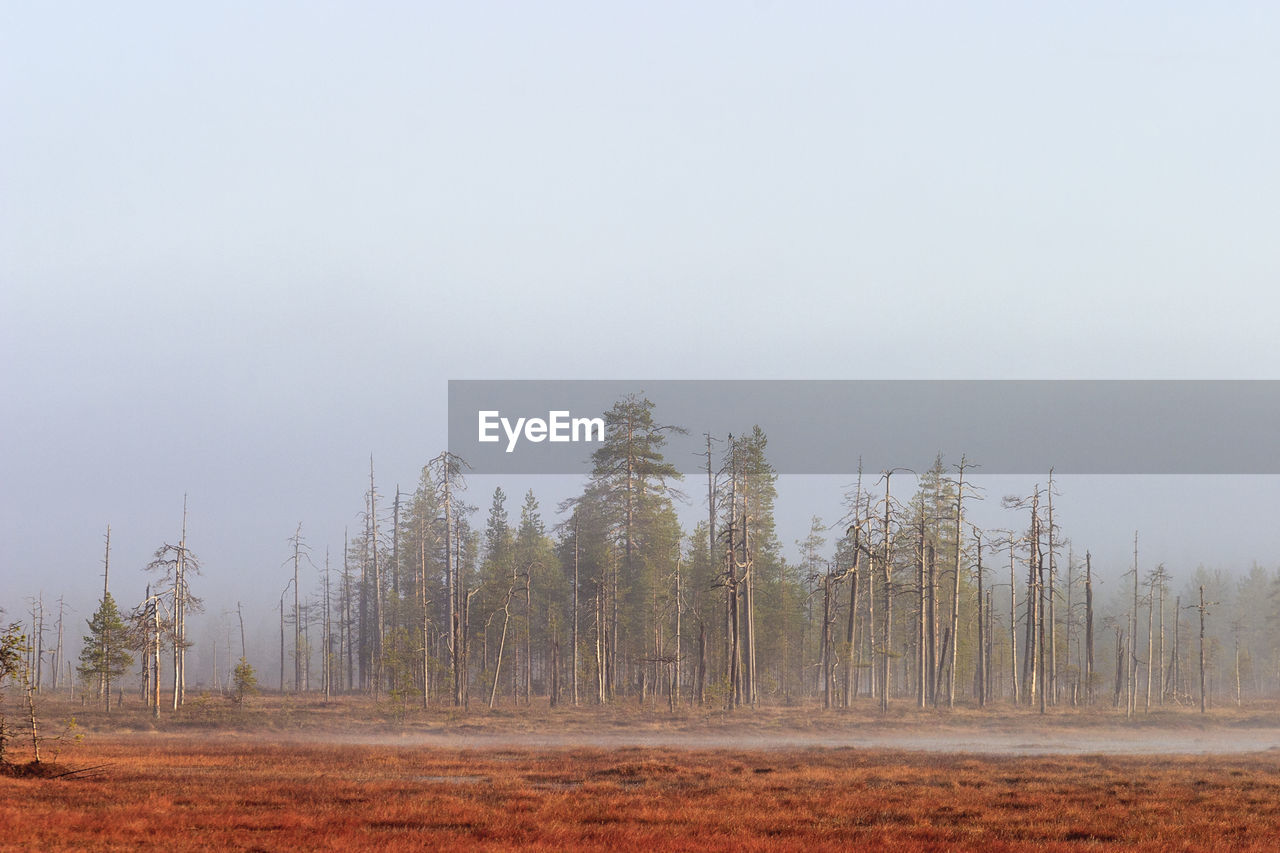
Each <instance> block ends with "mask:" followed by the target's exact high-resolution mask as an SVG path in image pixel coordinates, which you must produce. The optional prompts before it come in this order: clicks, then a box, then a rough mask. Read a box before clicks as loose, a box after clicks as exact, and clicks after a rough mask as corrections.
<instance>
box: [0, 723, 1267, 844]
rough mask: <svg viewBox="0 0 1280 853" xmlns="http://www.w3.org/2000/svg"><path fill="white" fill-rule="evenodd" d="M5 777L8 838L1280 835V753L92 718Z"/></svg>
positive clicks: (1167, 838)
mask: <svg viewBox="0 0 1280 853" xmlns="http://www.w3.org/2000/svg"><path fill="white" fill-rule="evenodd" d="M60 760H61V762H62V763H63V764H65V765H67V766H77V765H80V766H88V765H97V764H103V763H109V766H108V767H107V768H106V769H105V772H104V773H102V774H101V775H99V776H96V777H93V778H88V779H64V780H49V779H32V778H26V779H13V778H0V828H3V829H2V830H0V848H2V849H38V850H60V849H78V850H79V849H96V850H138V849H154V850H216V849H263V850H285V849H322V850H355V849H380V850H384V851H390V850H407V849H446V850H448V849H453V850H473V849H511V848H521V849H533V850H574V849H600V848H610V849H612V850H620V851H621V850H650V851H657V850H673V849H694V848H696V849H703V850H725V851H729V850H806V851H807V850H837V849H850V848H858V849H868V848H879V849H901V850H920V849H925V850H927V849H955V848H971V849H983V850H1015V849H1029V848H1034V849H1037V850H1053V849H1082V848H1083V849H1104V848H1109V849H1121V848H1124V849H1149V850H1165V849H1251V848H1252V849H1258V850H1272V849H1275V845H1276V843H1277V841H1276V839H1280V766H1278V764H1280V762H1277V760H1276V756H1275V754H1274V753H1271V754H1261V753H1260V754H1255V755H1237V756H1225V757H1223V756H1215V757H1207V758H1201V757H1174V758H1159V759H1153V758H1137V757H986V756H982V757H979V756H966V755H931V754H926V753H910V752H884V751H874V752H868V751H860V750H854V749H812V750H787V751H782V750H755V751H740V750H726V751H718V750H681V749H661V748H627V749H619V750H601V749H552V750H524V749H517V750H478V751H477V750H470V751H468V750H455V749H439V748H426V747H421V746H350V745H347V746H331V745H324V744H319V743H318V744H314V745H312V744H306V743H303V744H298V743H290V744H288V745H281V744H277V743H273V742H271V741H270V740H269V739H267V738H265V737H261V736H255V737H242V736H236V735H230V734H209V735H207V736H203V737H201V736H194V735H191V734H183V733H179V734H163V733H161V734H156V733H151V734H110V735H95V736H92V737H91V738H90V739H89V741H88V742H87V743H85V744H84V745H82V746H81V747H79V748H77V749H75V750H74V751H71V752H67V753H64V754H63V756H62V757H61V759H60Z"/></svg>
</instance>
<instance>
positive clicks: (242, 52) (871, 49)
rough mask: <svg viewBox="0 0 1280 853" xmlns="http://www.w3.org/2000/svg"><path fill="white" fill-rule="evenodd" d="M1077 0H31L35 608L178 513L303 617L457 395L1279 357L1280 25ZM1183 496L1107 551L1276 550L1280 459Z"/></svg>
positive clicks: (1134, 498) (20, 285) (9, 556)
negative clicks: (292, 588)
mask: <svg viewBox="0 0 1280 853" xmlns="http://www.w3.org/2000/svg"><path fill="white" fill-rule="evenodd" d="M1047 5H1048V4H1026V3H966V4H947V3H937V4H925V3H893V4H855V3H837V4H802V3H785V4H784V3H764V2H760V3H698V4H663V3H652V2H648V3H642V4H641V3H637V4H621V3H581V4H565V3H537V4H530V3H510V4H494V3H479V2H477V3H459V4H451V5H441V4H429V3H403V4H400V3H361V4H355V3H348V4H334V3H317V2H307V3H292V4H289V3H261V2H255V3H214V4H201V5H199V6H193V5H192V4H172V3H155V4H136V3H113V4H100V3H83V4H54V3H38V4H31V3H5V4H4V19H5V24H4V26H3V27H2V28H0V394H2V395H3V404H2V405H0V523H2V524H3V528H2V529H0V606H3V607H5V608H6V609H8V610H9V611H10V612H15V611H19V610H21V609H23V607H24V605H23V604H22V600H23V599H24V598H25V597H27V596H31V595H35V594H37V593H38V592H39V591H41V590H44V592H45V593H46V595H56V594H58V593H59V592H63V591H66V590H69V589H70V588H71V587H72V585H74V584H77V583H84V582H86V578H88V577H89V576H92V575H94V574H96V573H97V572H98V571H100V568H99V560H100V558H101V553H100V551H101V536H102V533H103V531H104V530H105V528H106V526H107V524H108V523H110V524H111V525H112V527H113V542H114V544H115V546H116V551H115V557H116V560H115V564H114V565H115V568H114V571H115V573H116V576H117V577H119V578H120V582H119V586H118V587H117V589H118V594H119V597H120V598H122V599H126V600H130V601H132V600H133V599H134V598H136V597H137V595H138V594H139V593H140V591H141V584H142V582H143V580H142V575H141V573H140V572H139V571H138V569H139V567H140V566H141V565H142V564H143V563H144V562H145V561H146V559H147V556H148V555H149V553H150V551H151V550H152V549H154V548H155V547H156V546H157V545H159V544H160V543H161V542H162V541H164V540H166V539H168V540H173V539H175V538H176V536H177V532H178V525H179V523H180V520H181V513H182V495H183V493H184V492H187V493H189V494H190V501H191V541H192V545H193V547H195V548H196V549H197V550H198V551H199V553H200V554H201V556H202V557H203V559H204V562H205V564H206V572H207V574H208V575H209V576H210V577H209V579H208V581H207V583H208V585H209V586H208V587H207V589H214V590H218V591H219V595H218V596H212V597H214V598H217V599H218V600H217V601H214V602H212V604H211V609H213V610H217V609H219V608H223V607H226V606H234V601H235V599H236V598H241V599H244V600H246V603H249V602H250V601H252V602H253V603H254V604H255V606H257V607H258V608H259V609H262V608H265V606H266V604H265V603H266V602H268V601H270V602H271V603H272V604H274V601H275V599H276V598H277V596H278V588H279V585H280V584H277V583H276V582H275V580H274V578H275V575H277V574H279V575H280V577H279V580H280V583H283V580H284V576H283V573H282V572H280V570H279V569H278V566H279V564H280V562H281V561H282V560H283V559H284V558H285V556H286V548H287V546H286V544H285V539H286V537H288V536H289V535H290V534H291V533H292V532H293V529H294V526H295V525H296V524H297V523H298V521H302V522H303V523H304V532H306V533H307V534H308V536H309V538H310V539H311V541H312V543H313V544H314V545H315V546H316V547H317V548H318V549H320V550H321V551H322V550H323V546H324V545H325V544H329V545H331V546H333V548H334V552H335V555H336V554H337V552H338V550H339V549H340V543H341V537H342V528H343V525H347V524H349V525H351V526H352V527H353V528H354V527H356V526H357V525H358V521H357V519H356V516H357V514H358V513H359V511H360V509H361V495H362V492H363V490H364V488H365V483H366V480H367V476H368V470H367V469H368V459H369V456H370V454H372V455H373V456H374V458H375V462H376V464H377V466H378V470H379V480H380V486H381V488H382V489H383V491H384V492H390V491H393V490H394V487H395V484H396V482H399V483H400V484H401V485H402V486H404V487H406V488H412V486H413V483H414V481H415V479H416V476H417V471H418V469H419V467H420V466H421V465H422V464H423V463H424V462H425V461H426V460H427V459H429V458H430V457H431V456H433V455H435V454H436V453H437V452H439V450H440V449H441V448H442V446H443V444H444V440H445V438H444V431H445V418H444V404H445V383H446V381H447V380H448V379H450V378H560V377H566V378H617V377H637V378H645V377H655V378H737V377H751V378H1280V369H1278V368H1280V353H1278V350H1277V347H1276V343H1275V341H1276V332H1275V322H1276V321H1275V317H1276V315H1277V307H1278V305H1277V299H1276V296H1275V295H1274V287H1275V284H1276V282H1277V280H1280V279H1278V276H1277V273H1280V249H1277V245H1276V235H1277V234H1278V233H1280V158H1277V157H1276V156H1275V152H1276V151H1278V150H1280V111H1278V110H1277V108H1276V106H1275V103H1276V99H1275V92H1274V89H1275V83H1276V81H1277V80H1280V53H1278V52H1277V51H1276V49H1275V45H1276V44H1277V43H1278V38H1280V7H1278V6H1276V5H1275V4H1272V3H1236V4H1230V6H1229V7H1221V6H1219V7H1210V6H1206V5H1205V4H1190V3H1154V2H1151V3H1129V4H1123V5H1119V4H1114V3H1096V4H1095V3H1083V4H1082V3H1075V4H1058V5H1059V7H1060V8H1058V9H1057V10H1052V9H1046V8H1044V7H1046V6H1047ZM1189 416H1196V417H1207V416H1211V413H1189ZM954 450H955V452H957V453H958V452H959V450H960V449H959V448H957V449H954ZM1179 483H1180V484H1181V485H1180V486H1179V487H1178V488H1176V489H1175V488H1173V485H1175V484H1173V483H1172V481H1164V480H1160V479H1159V478H1155V480H1148V481H1144V484H1138V483H1135V482H1132V481H1130V482H1124V483H1121V482H1107V481H1105V480H1103V479H1098V480H1094V481H1092V482H1091V483H1087V484H1085V483H1081V484H1076V485H1075V486H1073V488H1075V489H1076V492H1075V494H1076V495H1077V497H1076V499H1075V500H1076V501H1077V503H1076V505H1075V508H1074V509H1072V510H1070V511H1071V512H1075V513H1076V519H1078V523H1079V525H1080V527H1078V528H1076V530H1081V531H1085V532H1088V533H1091V534H1092V535H1095V536H1097V537H1098V538H1099V539H1106V538H1107V537H1110V539H1108V540H1107V541H1112V540H1114V541H1115V542H1116V543H1122V542H1123V541H1124V540H1125V539H1126V538H1127V537H1131V535H1132V528H1133V527H1135V526H1141V525H1143V524H1147V525H1150V524H1152V523H1153V521H1152V515H1151V513H1150V511H1147V514H1146V515H1144V511H1141V510H1138V509H1136V508H1135V509H1134V510H1133V511H1132V513H1131V514H1129V513H1120V514H1121V515H1124V516H1125V517H1124V518H1122V519H1121V520H1119V521H1116V520H1115V519H1114V518H1104V516H1107V517H1109V516H1111V515H1113V513H1112V512H1110V510H1111V509H1114V508H1115V507H1117V506H1128V505H1131V504H1134V505H1136V503H1137V502H1138V501H1140V500H1143V499H1148V498H1155V499H1157V500H1162V501H1164V502H1165V503H1166V504H1168V505H1175V504H1177V505H1180V506H1181V507H1182V509H1183V511H1184V512H1185V515H1184V516H1183V517H1182V519H1181V521H1179V522H1178V523H1176V524H1170V525H1168V526H1169V535H1170V536H1171V537H1174V539H1173V542H1174V543H1184V544H1175V545H1170V544H1169V540H1167V539H1166V540H1165V545H1164V547H1166V548H1170V549H1172V556H1178V555H1179V554H1181V555H1182V557H1183V558H1184V559H1190V557H1189V556H1188V554H1187V552H1188V551H1191V552H1195V553H1206V554H1211V549H1210V548H1209V545H1210V542H1211V540H1210V537H1211V536H1220V535H1224V533H1227V532H1229V533H1230V535H1231V536H1232V538H1233V541H1235V542H1236V543H1237V544H1234V545H1233V546H1232V548H1231V550H1230V552H1229V553H1227V554H1226V555H1225V556H1224V557H1223V558H1222V559H1223V560H1224V561H1228V562H1232V561H1235V562H1238V561H1241V560H1246V559H1249V558H1250V557H1253V556H1256V557H1257V558H1258V559H1260V560H1263V561H1264V562H1267V563H1268V565H1274V563H1275V561H1276V557H1275V555H1276V553H1277V549H1280V542H1278V541H1277V537H1276V535H1275V534H1274V533H1273V532H1272V531H1273V528H1274V526H1275V525H1274V523H1273V522H1274V518H1273V516H1274V509H1275V507H1276V505H1277V501H1278V497H1280V488H1278V487H1277V485H1276V482H1275V480H1274V478H1266V479H1265V480H1248V481H1232V482H1229V483H1228V482H1225V481H1212V482H1211V483H1209V484H1208V486H1210V487H1206V481H1196V482H1192V483H1190V484H1188V482H1187V481H1185V480H1184V481H1179ZM524 487H525V484H512V485H511V486H510V487H509V488H507V491H508V493H512V494H518V493H519V492H521V491H522V490H523V488H524ZM787 488H792V487H791V486H788V487H787ZM796 488H797V491H796V492H795V493H798V494H805V493H806V492H805V491H804V489H803V488H799V487H796ZM806 488H807V487H806ZM814 488H817V489H826V491H822V492H821V494H822V495H826V494H831V495H832V498H831V500H832V501H834V499H835V497H836V496H838V494H839V489H838V487H832V488H829V489H828V488H827V486H820V487H819V486H815V487H814ZM808 493H809V494H817V492H808ZM783 494H784V497H785V496H786V495H787V494H788V492H787V491H786V489H784V492H783ZM1174 495H1176V496H1177V499H1176V500H1175V499H1174V497H1172V496H1174ZM1081 496H1084V497H1081ZM1188 496H1192V498H1191V499H1190V500H1188ZM994 497H996V498H998V495H996V496H994ZM471 499H472V502H473V503H477V504H481V505H484V504H487V502H488V499H487V495H486V494H484V493H481V492H477V493H475V494H473V495H472V497H471ZM824 500H825V498H824ZM1071 500H1072V498H1071V496H1070V493H1069V492H1068V493H1067V494H1066V495H1064V498H1063V501H1064V505H1065V506H1070V501H1071ZM1125 502H1129V503H1128V504H1126V503H1125ZM1242 502H1243V503H1244V504H1245V505H1246V506H1245V511H1244V512H1243V514H1242V515H1243V517H1242V518H1238V517H1237V515H1236V514H1235V513H1234V510H1235V509H1237V508H1239V504H1241V503H1242ZM550 503H551V501H544V504H550ZM1099 507H1104V508H1107V509H1108V511H1107V512H1101V511H1099V509H1098V508H1099ZM512 508H513V510H514V509H515V507H514V506H513V507H512ZM549 508H550V507H549V506H548V509H549ZM780 510H783V511H784V513H785V515H784V521H786V524H787V527H786V528H784V530H783V531H782V533H783V538H784V541H787V542H790V541H791V540H792V539H795V538H799V537H801V536H803V535H804V533H805V530H804V528H805V527H806V524H805V520H806V519H807V517H808V515H809V514H811V513H815V512H816V513H819V514H821V515H823V516H824V517H828V518H833V517H835V516H837V515H838V514H839V513H838V508H836V507H833V506H829V505H823V506H812V507H810V506H807V505H806V506H800V505H799V501H797V502H796V503H795V504H794V505H791V506H787V507H785V508H784V507H780ZM1064 511H1068V510H1066V509H1064ZM1091 513H1092V515H1091ZM1231 519H1237V521H1238V523H1237V527H1238V528H1239V529H1238V530H1232V531H1224V530H1223V529H1222V527H1221V525H1222V524H1223V523H1225V522H1226V521H1229V520H1231ZM1126 531H1127V532H1126ZM1068 532H1071V530H1070V529H1069V530H1068ZM1074 535H1076V537H1077V539H1078V538H1080V535H1081V534H1080V533H1076V534H1074ZM1177 537H1181V538H1177ZM1197 537H1199V538H1197ZM1241 543H1242V544H1241ZM1107 547H1108V548H1113V546H1111V545H1108V546H1107ZM1119 547H1120V545H1116V546H1114V548H1119ZM1153 547H1156V546H1155V545H1154V543H1153ZM1197 549H1199V550H1197ZM1095 550H1096V549H1095ZM1172 556H1171V559H1172ZM1211 558H1212V557H1209V558H1207V559H1211ZM1114 559H1116V560H1122V559H1123V558H1122V557H1119V556H1117V557H1115V558H1114ZM264 578H271V579H272V580H271V582H270V583H267V582H266V580H264ZM264 585H265V586H266V587H267V591H266V592H263V591H262V590H263V586H264ZM113 586H114V584H113ZM90 597H91V596H90V595H88V594H85V595H83V596H81V598H83V599H84V600H83V601H82V602H81V603H80V604H79V605H78V606H80V607H81V608H82V609H85V610H87V609H88V607H89V606H90V604H91V602H89V600H88V599H89V598H90ZM224 599H225V600H224ZM262 612H263V613H264V614H266V611H265V609H263V610H262ZM85 615H87V613H86V614H85ZM263 618H270V617H269V616H266V615H264V616H263Z"/></svg>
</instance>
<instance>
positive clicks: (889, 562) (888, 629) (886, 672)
mask: <svg viewBox="0 0 1280 853" xmlns="http://www.w3.org/2000/svg"><path fill="white" fill-rule="evenodd" d="M892 473H893V472H891V471H890V472H886V473H885V475H884V553H883V556H882V558H881V562H882V565H881V568H882V570H883V571H884V611H885V612H884V629H883V632H882V633H881V637H880V652H879V654H880V661H879V663H880V710H881V711H887V710H889V691H890V672H892V670H891V668H890V664H891V662H892V661H891V660H890V655H891V653H892V651H893V647H892V633H893V557H892V552H891V550H890V544H891V542H890V540H891V535H890V527H889V524H890V519H889V508H890V505H889V478H890V477H891V476H892Z"/></svg>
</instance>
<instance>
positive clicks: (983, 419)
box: [449, 380, 1280, 475]
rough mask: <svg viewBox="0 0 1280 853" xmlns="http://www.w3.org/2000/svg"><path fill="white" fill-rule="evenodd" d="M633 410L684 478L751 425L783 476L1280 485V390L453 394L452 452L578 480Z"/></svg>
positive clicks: (904, 386)
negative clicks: (616, 409)
mask: <svg viewBox="0 0 1280 853" xmlns="http://www.w3.org/2000/svg"><path fill="white" fill-rule="evenodd" d="M629 394H634V395H635V396H636V397H640V398H646V399H648V400H651V401H652V402H653V404H654V408H653V418H654V422H655V423H657V424H661V425H673V426H679V427H683V428H684V429H685V430H687V431H688V432H687V434H685V435H680V434H674V433H672V434H669V436H668V441H667V444H666V446H665V448H664V449H663V452H664V455H665V457H666V460H667V461H668V462H670V463H672V464H674V465H676V466H677V467H678V468H680V469H681V470H682V471H684V472H686V473H694V472H696V471H698V470H699V467H700V466H701V465H703V464H705V457H704V456H702V455H700V454H703V453H704V452H705V449H706V439H705V438H704V433H710V434H711V435H713V436H714V437H716V438H717V439H721V440H723V439H724V438H725V437H726V436H727V435H728V434H729V433H734V434H742V433H745V432H748V431H750V430H751V428H752V427H753V426H756V425H758V426H759V427H760V428H761V429H762V430H764V432H765V434H766V435H767V436H768V439H769V443H768V457H769V460H770V461H771V462H772V463H773V465H774V467H775V468H776V469H777V471H778V473H780V474H852V473H854V472H856V471H857V470H858V465H859V460H861V463H862V466H863V469H864V470H865V471H868V472H877V471H881V470H885V469H887V468H891V467H899V466H901V467H907V468H913V469H915V470H917V471H920V470H923V469H925V468H927V467H928V466H929V465H930V464H931V463H932V461H933V459H934V457H935V456H936V455H937V454H939V453H942V454H943V455H944V456H945V457H946V459H947V461H948V462H956V461H958V460H959V459H960V456H961V454H964V455H966V456H967V457H968V459H969V461H970V462H973V463H975V464H977V465H979V466H980V467H979V468H977V469H976V473H982V474H1024V473H1038V472H1043V471H1047V470H1048V469H1049V467H1050V466H1052V467H1053V468H1054V469H1055V471H1056V472H1057V473H1059V474H1280V453H1278V452H1277V442H1276V425H1277V424H1280V381H1276V380H1177V381H1169V380H1166V381H1157V380H958V381H948V380H848V381H843V380H812V381H808V380H794V381H793V380H654V381H634V380H452V381H450V382H449V450H450V451H451V452H453V453H456V454H458V455H459V456H461V457H462V458H464V459H465V460H466V461H467V462H468V463H469V464H470V465H471V467H472V470H473V471H474V472H476V473H480V474H512V475H522V474H588V473H590V471H591V454H592V453H593V451H594V450H595V449H596V448H598V447H599V446H600V443H599V441H598V437H599V430H598V429H597V427H598V426H599V424H597V423H593V422H592V419H593V418H600V417H602V416H603V414H604V412H606V411H607V410H608V409H609V408H611V407H612V406H613V404H614V403H615V402H616V401H617V400H619V399H621V398H623V397H625V396H627V395H629ZM522 419H523V420H522ZM717 447H718V448H722V445H717ZM719 452H720V450H719V449H717V456H718V455H719Z"/></svg>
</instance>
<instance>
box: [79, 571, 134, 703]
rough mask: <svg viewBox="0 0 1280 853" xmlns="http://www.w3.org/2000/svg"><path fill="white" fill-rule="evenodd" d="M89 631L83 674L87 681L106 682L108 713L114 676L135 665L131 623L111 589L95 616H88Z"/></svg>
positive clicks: (105, 700)
mask: <svg viewBox="0 0 1280 853" xmlns="http://www.w3.org/2000/svg"><path fill="white" fill-rule="evenodd" d="M88 625H89V633H88V634H86V635H85V637H84V648H83V649H81V651H80V666H79V668H78V669H79V673H80V678H81V679H82V680H84V681H85V682H92V681H94V680H95V679H96V680H97V681H98V682H99V683H100V684H102V685H103V691H102V698H103V701H104V702H105V703H106V709H107V713H110V712H111V680H112V679H113V678H119V677H120V676H122V675H124V674H125V672H126V671H127V670H128V668H129V667H130V666H132V665H133V655H131V654H129V650H128V647H129V626H128V625H127V624H125V621H124V618H123V617H121V615H120V610H119V608H117V607H116V601H115V599H114V598H112V596H111V593H107V594H106V595H105V596H104V597H103V599H102V603H101V604H99V605H98V610H97V612H95V613H94V614H93V618H92V619H90V620H88Z"/></svg>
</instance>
